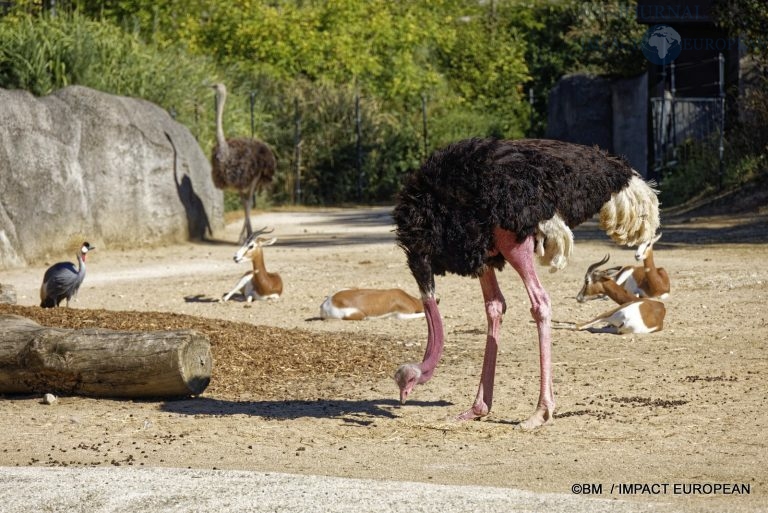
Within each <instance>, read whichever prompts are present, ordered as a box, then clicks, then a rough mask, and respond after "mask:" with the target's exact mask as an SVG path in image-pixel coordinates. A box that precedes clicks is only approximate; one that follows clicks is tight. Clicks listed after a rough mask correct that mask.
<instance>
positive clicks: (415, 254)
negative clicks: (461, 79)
mask: <svg viewBox="0 0 768 513" xmlns="http://www.w3.org/2000/svg"><path fill="white" fill-rule="evenodd" d="M633 176H636V172H635V171H633V170H632V168H631V167H630V166H629V165H628V164H627V163H626V162H625V161H624V160H622V159H619V158H616V157H611V156H609V155H608V154H606V153H605V152H603V151H601V150H599V149H597V148H590V147H587V146H581V145H577V144H570V143H565V142H560V141H552V140H535V139H529V140H517V141H508V140H497V139H467V140H463V141H459V142H456V143H454V144H451V145H449V146H447V147H445V148H443V149H441V150H438V151H436V152H435V153H433V154H432V155H431V156H430V157H429V158H428V159H427V161H426V162H425V163H424V164H423V165H422V167H421V168H420V169H419V170H417V171H415V172H414V173H412V174H411V175H410V176H409V177H408V178H407V180H406V182H405V184H404V187H403V189H402V191H401V192H400V195H399V197H398V202H397V205H396V207H395V210H394V213H393V217H394V220H395V224H396V226H397V229H396V234H397V241H398V244H399V245H400V246H401V247H402V248H403V249H404V250H405V252H406V254H407V257H408V263H409V266H410V267H411V271H412V272H413V274H414V276H415V277H416V279H417V281H418V282H419V284H420V285H423V286H426V287H428V288H429V287H430V282H431V281H432V279H433V278H432V276H433V275H434V274H438V275H442V274H445V273H446V272H451V273H455V274H459V275H462V276H478V275H480V274H482V272H483V269H484V268H485V267H486V266H492V267H494V268H497V269H502V268H503V267H504V264H505V261H504V258H503V257H502V256H501V255H498V254H496V252H495V251H494V240H493V230H494V228H495V227H500V228H502V229H505V230H508V231H510V232H513V233H514V234H515V235H516V236H517V238H518V240H523V239H524V238H525V237H528V236H529V235H533V234H534V233H535V232H536V229H537V226H538V224H539V223H541V222H543V221H546V220H548V219H551V218H552V217H553V216H554V215H555V214H558V215H559V216H560V217H561V218H562V219H563V220H564V222H565V223H566V224H567V225H568V226H569V227H571V228H572V227H574V226H576V225H578V224H580V223H582V222H584V221H586V220H587V219H589V218H590V217H592V216H593V215H595V214H596V213H598V212H599V211H600V209H601V207H602V206H603V205H604V204H605V203H606V202H608V201H609V200H610V199H611V195H612V194H613V193H616V192H618V191H620V190H621V189H623V188H624V187H626V186H627V185H628V183H629V181H630V180H631V178H632V177H633ZM432 286H433V284H432Z"/></svg>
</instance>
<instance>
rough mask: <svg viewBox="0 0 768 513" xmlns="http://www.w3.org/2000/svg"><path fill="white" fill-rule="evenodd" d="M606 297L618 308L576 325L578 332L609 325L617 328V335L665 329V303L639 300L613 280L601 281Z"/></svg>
mask: <svg viewBox="0 0 768 513" xmlns="http://www.w3.org/2000/svg"><path fill="white" fill-rule="evenodd" d="M600 283H601V287H602V290H603V291H604V293H605V295H606V296H608V297H610V298H611V299H612V300H614V301H615V302H617V303H618V304H619V306H618V307H616V308H614V309H612V310H609V311H607V312H604V313H602V314H600V315H598V316H597V317H595V318H594V319H592V320H591V321H588V322H585V323H582V324H578V325H576V329H577V330H586V329H589V328H594V327H595V326H598V325H600V324H608V325H610V326H613V327H615V328H616V332H617V333H621V334H624V333H653V332H654V331H661V329H662V328H663V327H664V317H665V316H666V314H667V309H666V307H665V306H664V303H662V302H661V301H659V300H658V299H653V298H639V299H638V298H637V297H636V296H635V295H634V294H632V293H631V292H629V291H628V290H626V289H625V288H624V287H622V286H621V285H619V284H618V283H616V282H615V281H614V280H612V279H611V278H608V277H605V278H603V280H601V282H600Z"/></svg>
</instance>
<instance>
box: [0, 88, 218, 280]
mask: <svg viewBox="0 0 768 513" xmlns="http://www.w3.org/2000/svg"><path fill="white" fill-rule="evenodd" d="M210 176H211V174H210V163H209V161H208V159H207V157H206V156H205V154H204V153H203V152H202V150H201V149H200V146H199V145H198V144H197V141H196V140H195V139H194V137H193V136H192V134H191V133H190V132H189V130H188V129H187V128H186V127H184V126H183V125H181V124H179V123H177V122H175V121H174V120H173V119H171V117H170V116H169V115H168V113H167V112H165V111H164V110H163V109H161V108H160V107H158V106H157V105H154V104H152V103H150V102H147V101H144V100H139V99H134V98H126V97H121V96H113V95H109V94H105V93H102V92H99V91H95V90H92V89H88V88H85V87H80V86H72V87H67V88H65V89H61V90H59V91H57V92H55V93H53V94H51V95H50V96H46V97H43V98H36V97H34V96H32V95H31V94H29V93H27V92H25V91H9V90H3V89H0V268H3V267H14V266H20V265H24V264H26V263H28V262H32V261H37V260H41V259H44V258H49V257H50V256H51V255H54V256H55V257H59V256H60V255H61V254H62V251H63V250H64V249H66V250H68V251H69V250H71V249H72V248H73V247H74V246H73V245H76V246H78V247H79V244H80V243H81V242H82V241H83V240H88V241H89V242H91V243H92V244H95V245H96V246H97V247H100V248H99V249H102V250H104V249H108V248H109V247H114V248H119V247H126V246H134V245H145V244H159V243H171V242H180V241H183V240H187V239H189V238H202V237H206V236H211V235H213V234H214V233H215V232H216V231H218V230H219V229H222V228H223V197H222V193H221V191H219V190H218V189H216V188H215V187H214V186H213V183H212V181H211V178H210Z"/></svg>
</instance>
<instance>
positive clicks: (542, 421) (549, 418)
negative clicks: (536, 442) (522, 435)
mask: <svg viewBox="0 0 768 513" xmlns="http://www.w3.org/2000/svg"><path fill="white" fill-rule="evenodd" d="M553 419H554V412H553V411H552V409H550V408H547V407H546V406H539V407H538V408H537V409H536V411H535V412H533V415H531V416H530V417H529V418H528V420H524V421H523V422H521V423H520V424H519V426H518V427H519V428H520V429H521V430H523V431H533V430H534V429H536V428H540V427H542V426H546V425H548V424H551V423H552V422H553Z"/></svg>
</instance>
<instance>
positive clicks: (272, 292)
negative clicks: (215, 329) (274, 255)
mask: <svg viewBox="0 0 768 513" xmlns="http://www.w3.org/2000/svg"><path fill="white" fill-rule="evenodd" d="M273 231H275V230H274V228H273V229H272V230H269V231H267V227H266V226H265V227H264V228H262V229H261V230H258V231H255V232H253V234H252V235H251V236H250V237H248V240H246V241H245V242H244V243H243V245H242V246H241V247H240V249H238V250H237V253H235V256H234V260H235V263H238V264H239V263H240V262H243V261H245V260H250V261H251V262H252V263H253V270H252V271H248V272H247V273H245V274H244V275H243V276H242V277H241V278H240V280H239V281H238V282H237V285H235V287H234V288H233V289H232V290H230V291H229V292H227V293H226V294H224V297H223V298H222V299H221V300H222V301H229V299H230V298H231V297H232V296H233V295H234V294H236V293H238V292H242V293H243V295H244V296H245V300H246V301H248V302H249V303H250V302H251V301H253V300H254V299H259V300H262V299H277V298H278V297H280V294H282V293H283V280H282V278H280V275H279V274H277V273H270V272H267V268H266V267H265V266H264V250H263V249H262V248H263V247H264V246H271V245H272V244H274V243H275V242H277V238H276V237H273V238H271V239H265V238H263V237H259V235H262V234H264V233H272V232H273Z"/></svg>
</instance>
